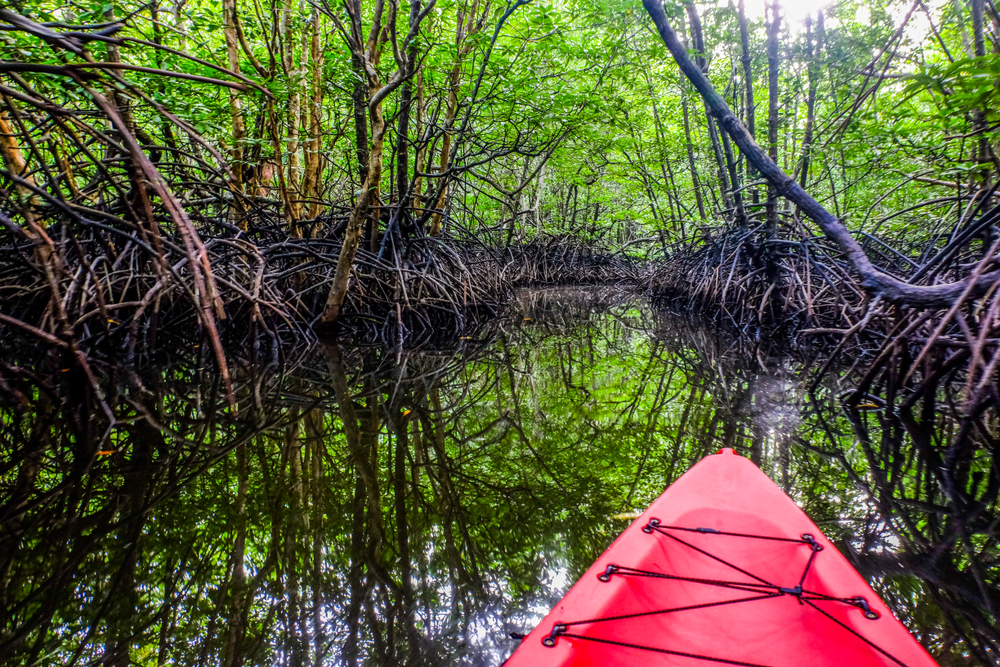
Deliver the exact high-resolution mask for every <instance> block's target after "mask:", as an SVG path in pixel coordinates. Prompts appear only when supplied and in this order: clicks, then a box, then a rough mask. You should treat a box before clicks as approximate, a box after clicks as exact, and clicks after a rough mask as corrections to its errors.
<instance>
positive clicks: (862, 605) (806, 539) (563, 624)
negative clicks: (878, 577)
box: [542, 517, 907, 667]
mask: <svg viewBox="0 0 1000 667" xmlns="http://www.w3.org/2000/svg"><path fill="white" fill-rule="evenodd" d="M672 530H673V531H683V532H693V533H699V534H702V535H719V536H724V537H738V538H744V539H754V540H774V541H778V542H792V543H797V544H802V545H808V546H809V548H810V551H811V553H810V554H809V559H808V560H807V561H806V564H805V567H804V568H803V570H802V574H801V576H799V581H798V583H797V584H796V585H795V586H779V585H777V584H774V583H771V582H769V581H767V580H766V579H764V578H763V577H759V576H757V575H756V574H754V573H753V572H750V571H748V570H745V569H743V568H741V567H739V566H738V565H734V564H733V563H730V562H729V561H727V560H725V559H724V558H720V557H719V556H717V555H715V554H713V553H711V552H709V551H707V550H705V549H701V548H699V547H697V546H695V545H693V544H690V543H688V542H685V541H684V540H682V539H680V538H679V537H677V536H676V535H672V534H671V533H670V532H668V531H672ZM642 532H644V533H646V534H647V535H652V534H654V533H656V534H660V535H665V536H666V537H669V538H670V539H672V540H674V541H676V542H679V543H680V544H683V545H684V546H686V547H688V548H690V549H693V550H695V551H697V552H698V553H700V554H703V555H705V556H708V557H709V558H711V559H713V560H715V561H717V562H719V563H721V564H722V565H724V566H726V567H729V568H732V569H733V570H736V571H737V572H739V573H741V574H745V575H746V576H748V577H751V578H753V579H756V580H757V581H759V582H761V583H753V582H742V581H727V580H722V579H701V578H698V577H685V576H681V575H675V574H666V573H663V572H653V571H650V570H643V569H639V568H634V567H629V566H625V565H618V564H616V563H611V564H609V565H608V566H607V567H606V568H605V570H604V572H602V573H600V574H598V575H597V579H598V580H599V581H601V582H603V583H607V582H609V581H611V577H612V576H614V575H621V576H636V577H646V578H650V579H670V580H675V581H686V582H690V583H694V584H703V585H706V586H716V587H720V588H729V589H735V590H742V591H748V592H757V593H760V595H754V596H750V597H743V598H736V599H732V600H719V601H715V602H705V603H702V604H694V605H685V606H682V607H672V608H668V609H656V610H652V611H642V612H635V613H632V614H620V615H617V616H603V617H598V618H588V619H582V620H577V621H557V622H556V624H555V625H554V626H553V627H552V631H551V632H550V633H549V634H548V636H546V637H544V638H543V639H542V645H543V646H546V647H548V648H552V647H554V646H555V645H556V640H557V639H558V638H559V637H567V638H574V639H584V640H587V641H593V642H600V643H603V644H612V645H615V646H623V647H627V648H634V649H640V650H645V651H654V652H657V653H665V654H669V655H678V656H683V657H686V658H695V659H698V660H707V661H711V662H718V663H723V664H729V665H743V666H746V667H768V666H767V665H760V664H758V663H751V662H742V661H739V660H730V659H727V658H717V657H711V656H706V655H698V654H694V653H686V652H683V651H674V650H671V649H666V648H661V647H656V646H645V645H641V644H633V643H628V642H621V641H618V640H615V639H606V638H600V637H590V636H587V635H578V634H573V633H570V632H568V630H569V628H570V627H572V626H574V625H585V624H590V623H605V622H608V621H623V620H627V619H632V618H639V617H643V616H655V615H658V614H670V613H675V612H681V611H691V610H694V609H705V608H708V607H722V606H726V605H732V604H736V603H739V602H755V601H757V600H769V599H772V598H776V597H783V596H786V595H788V596H791V597H794V598H796V599H797V600H798V602H799V604H800V605H806V604H807V605H809V606H810V607H812V608H813V609H815V610H816V611H818V612H820V613H821V614H823V615H824V616H826V617H827V618H829V619H830V620H832V621H834V622H835V623H837V624H838V625H840V626H841V627H843V628H844V629H845V630H847V631H848V632H850V633H851V634H853V635H855V636H856V637H857V638H858V639H860V640H861V641H863V642H865V643H866V644H868V645H869V646H871V647H872V648H873V649H875V650H876V651H878V652H879V653H882V654H883V655H884V656H886V657H887V658H889V659H890V660H892V661H893V662H895V663H896V664H898V665H900V667H907V665H906V663H904V662H902V661H901V660H899V659H898V658H896V657H895V656H893V655H892V654H891V653H889V652H888V651H885V650H884V649H882V648H881V647H880V646H878V645H877V644H875V643H874V642H872V641H871V640H869V639H868V638H866V637H864V636H863V635H861V634H858V633H857V632H856V631H855V630H854V629H853V628H850V627H849V626H847V625H845V624H843V623H841V622H840V621H839V620H837V619H836V618H834V617H833V616H831V615H830V614H828V613H827V612H825V611H824V610H822V609H820V608H819V607H817V606H816V605H815V604H813V602H818V601H824V602H840V603H843V604H846V605H850V606H852V607H857V608H858V609H861V610H862V612H863V613H864V616H865V618H867V619H868V620H870V621H875V620H878V619H879V617H880V615H879V613H878V612H876V611H875V610H874V609H872V608H871V606H870V605H869V604H868V601H867V600H866V599H865V598H864V597H862V596H853V597H833V596H830V595H825V594H823V593H819V592H816V591H810V590H807V589H804V588H803V587H802V586H803V584H804V583H805V580H806V576H807V575H808V574H809V570H810V569H811V568H812V565H813V563H814V562H815V560H816V555H817V554H818V553H819V552H821V551H823V545H821V544H819V543H818V542H817V541H816V538H814V537H813V536H812V535H811V534H809V533H803V534H802V536H801V537H800V538H798V539H796V538H792V537H779V536H774V535H754V534H751V533H735V532H730V531H724V530H717V529H715V528H706V527H696V528H693V527H687V526H666V525H663V524H661V523H660V520H659V519H657V518H655V517H654V518H651V519H649V522H648V523H647V524H646V525H645V526H643V527H642Z"/></svg>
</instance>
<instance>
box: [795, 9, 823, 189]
mask: <svg viewBox="0 0 1000 667" xmlns="http://www.w3.org/2000/svg"><path fill="white" fill-rule="evenodd" d="M816 23H817V26H818V27H817V35H816V38H817V39H816V43H815V47H814V46H813V34H812V17H811V16H806V58H807V59H808V61H809V64H808V66H807V76H808V77H809V93H808V96H807V97H806V129H805V134H804V135H803V137H802V164H801V165H800V166H799V169H800V170H801V171H800V172H799V185H801V186H802V187H803V188H805V187H806V182H807V181H808V179H809V157H810V151H811V150H812V143H813V126H814V124H815V122H816V83H817V81H816V79H817V78H818V75H817V72H816V61H817V60H818V59H819V56H820V50H821V49H822V48H823V45H822V43H821V42H820V41H819V38H820V36H821V35H822V34H823V33H822V25H823V11H822V10H820V11H819V12H817V16H816Z"/></svg>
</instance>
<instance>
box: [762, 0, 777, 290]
mask: <svg viewBox="0 0 1000 667" xmlns="http://www.w3.org/2000/svg"><path fill="white" fill-rule="evenodd" d="M768 7H769V9H770V21H769V22H768V24H767V156H768V157H769V158H770V159H771V161H772V162H774V163H775V164H777V163H778V67H779V62H778V33H779V32H780V31H781V6H780V5H779V4H778V0H772V2H770V4H769V5H768ZM764 211H765V222H764V226H765V230H766V235H767V240H768V241H770V240H771V239H773V238H774V237H775V236H776V235H777V233H778V188H777V186H775V184H773V183H768V186H767V203H766V204H765V207H764ZM766 255H767V272H768V274H769V277H770V278H771V281H772V282H773V281H774V280H776V279H777V275H776V263H775V262H776V258H775V256H774V255H775V253H774V247H773V245H772V244H768V245H767V253H766Z"/></svg>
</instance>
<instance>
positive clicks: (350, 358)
mask: <svg viewBox="0 0 1000 667" xmlns="http://www.w3.org/2000/svg"><path fill="white" fill-rule="evenodd" d="M161 345H162V346H163V347H164V348H165V349H176V352H175V353H173V354H171V355H168V356H167V357H165V358H163V359H158V360H157V361H156V363H155V364H153V363H146V364H145V365H143V364H142V363H137V364H135V365H128V366H125V365H119V364H116V363H114V360H113V359H111V360H109V361H108V362H107V363H104V364H99V365H98V371H99V372H100V374H101V378H102V385H101V386H102V387H104V388H105V389H104V396H103V399H104V404H105V405H107V407H108V410H109V411H110V412H111V413H112V414H113V415H114V417H115V422H114V424H113V425H112V423H111V422H110V420H109V419H108V418H107V416H106V415H105V413H104V410H103V407H102V405H101V400H100V398H99V397H96V396H95V395H93V393H92V392H88V391H87V390H86V388H85V385H86V383H85V382H83V380H82V379H81V378H79V377H75V376H74V371H72V369H68V370H66V371H65V372H63V369H62V368H60V367H59V366H60V365H61V362H60V361H59V360H51V359H50V360H48V361H46V362H44V363H41V362H40V363H39V364H37V365H31V366H25V365H19V364H18V362H17V360H16V359H13V358H9V356H8V358H7V359H5V360H4V361H3V362H2V365H0V370H2V372H0V397H2V399H0V401H2V402H0V405H2V420H3V421H2V426H3V429H2V445H0V446H2V450H0V466H2V467H0V664H4V665H22V664H24V665H27V664H32V665H34V664H60V665H68V664H78V665H90V664H107V665H130V664H132V665H166V664H177V665H217V664H223V665H257V664H260V665H272V664H281V665H296V666H297V665H303V666H305V665H319V664H329V665H351V666H353V665H403V664H412V665H418V664H422V665H484V666H485V665H499V664H500V663H502V662H503V660H504V659H505V658H506V657H507V656H508V655H509V654H510V653H511V652H512V651H513V650H514V648H515V647H516V644H517V640H515V639H512V638H511V637H510V633H512V632H513V633H521V632H527V631H528V630H530V629H531V628H532V627H533V626H534V624H535V623H537V622H538V621H539V620H540V619H541V617H542V616H543V615H544V614H545V613H546V612H547V610H548V608H549V607H550V605H551V604H552V603H553V602H554V601H556V600H557V599H558V598H559V597H560V596H561V595H562V594H563V593H564V592H565V591H566V590H567V589H568V587H569V586H570V585H571V584H572V583H573V581H574V580H575V578H576V577H577V576H579V574H580V573H581V572H582V571H583V570H584V569H585V568H586V567H587V566H589V565H590V563H591V562H592V561H593V560H594V559H595V558H596V557H597V556H598V555H599V554H600V553H601V552H602V551H603V549H604V548H605V547H606V546H607V545H608V544H609V543H610V541H611V540H612V539H613V538H614V537H615V536H616V535H617V534H618V533H619V532H620V531H621V530H623V529H624V528H625V526H626V525H627V523H628V520H629V519H628V514H629V513H630V512H634V511H636V510H641V509H643V508H644V507H645V506H646V505H647V504H648V503H649V502H650V501H651V500H652V499H653V498H655V497H656V496H657V495H658V494H659V493H660V492H661V491H662V490H663V489H664V488H665V486H667V485H668V484H669V483H670V482H671V481H672V480H674V479H676V478H677V477H678V476H679V475H680V474H681V473H683V472H684V471H685V470H686V469H687V468H688V467H689V466H690V465H692V464H693V463H694V462H695V461H697V460H698V459H700V458H701V457H702V456H704V455H706V454H708V453H711V452H714V451H715V450H717V449H718V448H719V447H721V446H731V447H735V448H737V450H738V451H740V452H741V453H743V454H745V455H748V456H750V457H751V458H752V459H753V460H754V461H755V462H756V463H758V465H760V466H761V468H762V469H763V470H764V471H765V472H766V473H767V474H768V475H770V476H771V477H772V479H774V480H775V481H776V482H777V483H778V484H779V485H780V486H782V487H783V488H784V489H785V490H786V491H787V492H788V493H789V494H790V495H791V496H792V497H793V498H794V499H795V500H796V501H797V502H798V503H799V504H800V505H801V506H802V507H803V508H804V509H805V510H806V511H807V512H808V513H809V514H810V516H811V517H812V518H813V519H814V520H815V521H816V523H817V524H819V526H820V527H821V528H822V529H823V530H824V532H826V534H827V535H828V536H829V537H830V538H831V539H832V540H834V541H835V542H836V543H837V544H838V546H839V547H840V549H841V550H842V551H843V552H844V553H845V554H847V555H848V556H849V558H850V559H851V560H852V562H853V563H854V564H855V566H856V567H857V568H858V569H859V571H861V573H862V574H863V575H864V576H865V577H866V578H867V579H868V580H869V581H870V582H871V583H872V585H873V586H874V587H875V588H876V590H877V591H879V592H880V594H882V596H883V597H884V598H885V599H886V601H887V602H888V603H889V605H890V607H892V608H893V609H894V610H895V612H896V614H897V616H899V618H900V619H901V620H903V621H904V622H905V623H906V624H907V626H908V627H909V628H910V629H911V631H912V632H913V633H914V634H915V635H916V636H917V637H918V638H919V640H920V641H921V642H923V644H924V645H925V646H926V647H927V648H928V649H929V650H930V651H931V652H932V653H933V654H934V655H935V656H936V657H937V658H938V660H939V662H940V664H942V665H989V664H996V662H997V656H998V655H1000V654H998V652H997V648H998V646H1000V632H998V630H997V620H998V619H997V610H998V609H1000V581H998V580H1000V556H998V550H997V544H998V538H997V533H998V531H1000V519H998V513H997V500H996V497H997V491H998V485H1000V470H997V469H996V464H995V463H993V459H992V456H991V450H990V449H989V448H988V447H984V448H983V450H982V451H980V452H976V453H975V454H974V455H973V456H972V458H971V460H970V461H969V462H968V465H967V468H966V472H967V473H968V474H967V475H966V476H967V478H968V480H969V482H968V485H967V486H968V487H969V488H967V489H966V491H967V492H966V493H964V494H963V495H962V498H967V499H970V500H967V501H965V502H957V501H955V500H954V495H947V494H944V493H943V492H942V491H941V488H940V483H939V481H940V480H939V477H940V476H939V475H938V463H939V460H938V459H936V458H935V453H934V451H935V446H936V445H935V443H938V441H939V440H940V438H942V437H944V436H943V435H942V434H946V433H947V429H949V428H950V425H949V422H948V420H947V419H944V418H940V419H936V418H935V416H934V415H929V416H928V415H922V418H923V422H922V423H923V424H924V425H925V426H923V427H922V428H923V429H924V430H926V431H927V433H928V435H929V436H930V437H929V438H920V440H921V442H924V441H926V442H925V443H924V444H923V445H921V446H915V444H914V439H913V432H912V429H911V430H908V429H907V424H903V423H901V422H900V419H899V418H897V417H895V416H893V415H885V414H883V413H882V412H881V411H880V410H879V409H878V405H877V403H876V402H873V403H871V404H870V405H867V406H863V407H862V408H861V409H860V410H854V411H848V410H845V409H844V408H843V406H841V405H840V403H839V401H838V400H837V398H836V397H837V396H838V395H840V394H841V393H842V392H843V391H844V390H845V389H847V388H848V387H849V383H848V382H847V380H846V379H844V380H837V378H836V374H833V375H831V376H830V377H828V378H826V379H825V380H824V381H823V382H821V383H820V384H819V385H818V386H817V387H815V388H812V387H811V385H812V384H813V381H814V379H815V378H814V377H813V371H811V370H810V369H809V368H808V366H809V364H808V363H807V362H804V361H801V360H798V361H797V360H795V359H793V358H791V357H789V358H781V357H775V356H765V355H764V354H763V353H760V352H756V351H747V350H741V349H739V346H737V345H735V344H733V343H731V342H729V341H727V340H726V339H725V336H723V335H721V334H717V333H716V332H713V331H712V330H710V329H706V328H704V327H700V326H698V325H697V324H695V323H692V322H691V321H689V320H686V319H685V318H683V317H680V316H678V315H674V314H670V313H665V312H658V311H657V310H656V309H654V308H652V307H651V306H649V305H648V304H646V303H644V302H643V301H641V300H639V299H636V298H634V297H629V296H627V295H624V294H621V293H616V292H613V291H608V290H548V291H532V292H524V293H522V294H521V295H520V296H519V299H518V303H517V304H516V307H515V308H513V309H512V313H511V314H510V315H509V316H508V317H505V318H503V319H499V320H497V321H496V322H493V323H492V324H491V325H490V326H489V327H487V329H486V330H484V331H480V332H478V333H476V334H475V335H473V336H472V337H470V338H468V339H459V340H458V341H457V342H456V343H455V344H454V345H452V346H450V347H449V348H447V349H440V350H424V351H406V350H391V349H390V350H386V349H380V348H369V349H357V348H349V347H346V346H342V347H338V346H331V345H327V346H323V345H317V346H315V347H313V348H311V349H308V350H299V351H292V352H290V351H285V350H278V349H274V348H271V349H268V348H267V346H266V345H265V346H263V347H259V348H253V349H247V350H237V351H234V352H233V353H232V355H231V356H232V357H233V359H234V360H235V363H233V366H234V368H235V370H234V378H235V393H236V400H237V402H238V410H233V409H231V408H230V407H229V406H228V405H227V402H226V398H225V394H224V392H223V391H222V390H221V389H220V382H219V379H218V378H217V377H216V376H215V374H214V373H213V371H212V365H211V362H210V360H209V359H208V357H207V356H206V353H205V352H203V351H202V350H201V349H200V348H197V347H195V345H197V343H191V342H190V341H184V340H181V339H178V340H166V339H165V340H163V341H161ZM140 361H141V360H140ZM810 389H811V391H810ZM904 421H905V420H904ZM109 429H110V433H109V434H108V432H109ZM984 429H986V431H987V432H988V433H992V434H993V435H992V436H991V437H992V438H995V437H996V435H995V434H996V425H995V424H985V425H984ZM106 434H107V437H105V436H106ZM988 442H990V443H992V442H994V441H993V440H989V441H988ZM994 450H995V446H994Z"/></svg>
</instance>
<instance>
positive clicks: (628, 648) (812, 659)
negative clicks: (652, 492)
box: [504, 450, 938, 667]
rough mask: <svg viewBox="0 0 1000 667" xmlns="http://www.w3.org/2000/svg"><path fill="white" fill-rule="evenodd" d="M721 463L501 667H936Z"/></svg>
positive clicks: (624, 546)
mask: <svg viewBox="0 0 1000 667" xmlns="http://www.w3.org/2000/svg"><path fill="white" fill-rule="evenodd" d="M719 454H728V456H719V455H710V456H706V457H704V458H703V459H701V460H700V461H699V462H697V463H696V464H695V465H693V466H692V467H691V468H690V469H689V470H688V471H687V472H685V473H684V474H683V475H681V477H680V478H678V479H677V480H676V481H674V482H673V484H671V485H670V486H669V487H667V489H666V490H664V491H663V493H662V494H661V495H660V496H659V497H658V498H657V499H656V500H654V501H653V502H652V503H651V504H650V505H649V506H648V507H647V509H646V510H645V511H644V512H642V514H641V515H640V516H639V517H638V518H637V519H636V520H635V521H634V522H632V523H631V524H630V525H629V526H628V527H627V528H626V529H625V530H624V531H623V532H622V533H621V534H620V535H619V536H618V537H617V538H616V539H615V540H614V542H612V544H611V545H610V546H609V547H608V548H607V550H606V551H605V552H604V554H603V555H602V556H601V557H599V558H598V559H597V560H596V561H594V562H593V563H592V564H591V565H590V567H589V568H587V571H586V572H585V573H584V574H583V576H581V577H580V578H579V579H578V580H577V581H576V583H575V584H573V586H572V587H571V588H570V590H569V591H568V592H567V593H566V594H565V595H564V596H563V597H562V599H561V600H559V602H557V603H556V604H555V605H554V606H553V607H552V609H551V611H549V613H548V614H547V615H546V616H545V618H543V619H542V621H541V622H540V623H538V624H537V625H536V626H535V628H534V629H533V630H532V631H531V632H530V633H528V634H527V636H524V635H520V637H523V641H521V642H520V643H519V645H518V647H517V649H516V650H515V651H514V653H513V654H512V655H511V656H510V657H509V658H508V659H507V661H506V662H505V663H504V664H505V665H507V666H508V667H536V666H537V667H636V666H637V665H642V667H696V665H697V664H699V663H700V664H705V663H706V662H707V663H713V664H721V665H736V666H739V667H792V666H795V665H806V664H808V665H810V666H811V667H841V666H843V665H851V667H938V666H937V663H936V662H935V661H934V659H933V657H932V656H931V655H930V654H929V653H928V652H927V650H926V649H924V648H923V647H922V646H921V645H920V644H919V643H918V642H917V641H916V639H915V638H914V637H913V635H911V634H910V633H909V632H908V630H907V629H906V626H904V625H903V623H901V622H900V620H899V619H897V618H896V617H895V615H894V614H893V612H892V610H891V609H890V608H889V607H888V606H886V604H885V602H884V601H883V600H882V598H881V597H879V595H878V593H876V592H875V590H873V589H872V587H871V583H870V582H869V581H867V580H866V579H865V578H864V577H862V576H861V575H860V574H859V573H858V571H857V570H856V569H855V568H854V566H853V565H852V564H851V563H850V562H849V561H848V560H847V558H846V557H845V556H844V554H842V553H841V551H840V550H839V549H838V548H837V547H836V545H835V544H834V543H833V542H831V541H830V540H829V538H827V536H826V535H824V534H823V531H822V530H820V528H819V527H818V526H817V525H816V524H815V523H814V522H813V521H812V520H811V519H810V518H809V516H808V515H807V514H806V513H805V512H804V511H803V510H802V508H800V507H799V506H798V505H797V504H796V503H795V501H794V500H793V499H792V498H790V497H789V496H788V494H787V493H785V492H784V491H782V489H780V488H779V487H778V486H777V485H776V484H775V483H774V482H773V481H772V480H771V479H770V478H768V476H767V475H766V474H765V473H764V472H763V471H761V470H760V468H758V467H757V466H756V465H754V463H753V462H751V461H750V460H749V459H747V458H746V457H743V456H739V455H737V454H736V453H735V452H734V451H733V450H722V451H720V452H719ZM789 598H791V599H789ZM792 599H794V601H795V602H794V603H793V602H792ZM831 621H832V622H831ZM512 636H514V634H513V633H512Z"/></svg>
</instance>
